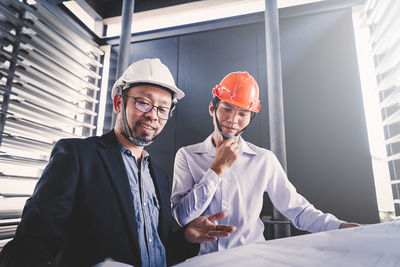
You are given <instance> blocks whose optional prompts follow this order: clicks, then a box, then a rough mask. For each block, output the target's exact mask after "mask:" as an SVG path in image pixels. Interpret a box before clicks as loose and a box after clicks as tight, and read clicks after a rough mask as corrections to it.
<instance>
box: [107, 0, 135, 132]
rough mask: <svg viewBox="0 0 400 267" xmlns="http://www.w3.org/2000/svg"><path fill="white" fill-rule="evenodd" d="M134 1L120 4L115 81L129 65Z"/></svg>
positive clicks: (113, 120) (125, 0) (113, 117)
mask: <svg viewBox="0 0 400 267" xmlns="http://www.w3.org/2000/svg"><path fill="white" fill-rule="evenodd" d="M134 6H135V1H134V0H124V1H123V3H122V22H121V37H120V42H119V51H118V62H117V73H116V76H115V80H117V79H118V78H119V77H120V76H121V75H122V73H124V71H125V70H126V68H127V67H128V65H129V48H130V43H131V28H132V15H133V12H134ZM116 118H117V116H116V114H115V113H114V112H113V114H112V121H111V128H113V127H114V125H115V120H116Z"/></svg>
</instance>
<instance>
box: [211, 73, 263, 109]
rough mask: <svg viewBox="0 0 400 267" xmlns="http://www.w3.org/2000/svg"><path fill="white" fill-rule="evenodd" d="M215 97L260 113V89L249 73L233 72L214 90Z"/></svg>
mask: <svg viewBox="0 0 400 267" xmlns="http://www.w3.org/2000/svg"><path fill="white" fill-rule="evenodd" d="M212 94H213V96H216V97H218V98H219V99H221V100H222V101H224V102H227V103H229V104H232V105H235V106H237V107H240V108H242V109H246V110H250V111H253V112H256V113H257V112H258V111H260V108H261V104H260V99H259V95H260V93H259V89H258V84H257V82H256V80H255V79H254V78H253V76H251V75H250V74H249V73H248V72H241V71H238V72H232V73H229V74H228V75H226V76H225V78H223V79H222V81H221V82H220V83H219V84H218V85H216V86H215V87H214V88H213V89H212Z"/></svg>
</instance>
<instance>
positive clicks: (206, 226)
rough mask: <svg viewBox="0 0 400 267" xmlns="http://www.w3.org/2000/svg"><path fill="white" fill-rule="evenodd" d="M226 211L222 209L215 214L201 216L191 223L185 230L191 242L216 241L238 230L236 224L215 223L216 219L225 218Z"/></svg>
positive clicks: (186, 236) (187, 238)
mask: <svg viewBox="0 0 400 267" xmlns="http://www.w3.org/2000/svg"><path fill="white" fill-rule="evenodd" d="M227 215H228V213H227V212H226V211H221V212H218V213H215V214H213V215H208V216H200V217H198V218H196V219H194V220H193V221H191V222H190V223H189V225H188V226H187V228H186V230H185V238H186V240H187V241H188V242H190V243H203V242H206V241H214V240H217V239H218V238H219V237H226V236H229V235H230V234H231V233H232V232H234V231H235V230H236V227H235V226H232V225H223V224H213V222H214V221H217V220H220V219H222V218H225V217H226V216H227Z"/></svg>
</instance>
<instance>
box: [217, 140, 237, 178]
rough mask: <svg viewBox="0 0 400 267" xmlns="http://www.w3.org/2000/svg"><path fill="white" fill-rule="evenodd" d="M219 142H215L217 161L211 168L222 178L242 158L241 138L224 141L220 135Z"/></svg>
mask: <svg viewBox="0 0 400 267" xmlns="http://www.w3.org/2000/svg"><path fill="white" fill-rule="evenodd" d="M218 138H219V140H214V141H215V146H216V150H215V159H214V162H213V163H212V164H211V166H210V168H211V169H212V170H213V171H214V172H215V173H216V174H218V176H221V175H222V174H223V173H224V172H225V171H226V170H227V169H228V168H229V167H231V166H232V165H233V163H235V162H236V160H237V159H238V158H239V156H240V151H239V137H235V138H229V139H226V140H223V138H222V136H221V134H219V137H218Z"/></svg>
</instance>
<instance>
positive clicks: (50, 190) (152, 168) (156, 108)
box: [0, 59, 235, 267]
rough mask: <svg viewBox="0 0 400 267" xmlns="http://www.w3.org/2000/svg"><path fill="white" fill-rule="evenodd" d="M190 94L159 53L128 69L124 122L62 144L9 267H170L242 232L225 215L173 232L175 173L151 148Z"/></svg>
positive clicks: (3, 257) (118, 103)
mask: <svg viewBox="0 0 400 267" xmlns="http://www.w3.org/2000/svg"><path fill="white" fill-rule="evenodd" d="M183 96H184V93H183V92H182V91H181V90H180V89H178V88H177V87H176V85H175V82H174V79H173V77H172V75H171V73H170V71H169V70H168V68H167V67H166V66H165V65H164V64H163V63H161V61H160V60H159V59H144V60H140V61H137V62H135V63H133V64H132V65H131V66H129V68H128V69H127V70H126V71H125V72H124V74H123V75H122V77H121V78H120V79H119V80H118V81H117V82H116V83H115V84H114V86H113V89H112V97H113V104H114V111H115V112H116V114H117V119H116V125H115V128H114V129H113V131H111V132H109V133H107V134H105V135H103V136H101V137H90V138H87V139H62V140H60V141H58V142H57V144H56V145H55V147H54V149H53V151H52V154H51V158H50V162H49V164H48V165H47V167H46V169H45V170H44V172H43V174H42V177H41V178H40V180H39V182H38V184H37V186H36V188H35V190H34V193H33V195H32V197H31V198H29V199H28V200H27V202H26V205H25V208H24V212H23V215H22V219H21V222H20V224H19V226H18V228H17V231H16V234H15V236H14V239H13V240H12V241H10V242H9V243H8V244H7V245H6V246H5V247H4V248H3V251H2V252H1V254H0V266H1V267H6V266H18V267H24V266H30V267H31V266H48V265H49V264H50V266H73V267H77V266H93V265H95V264H98V263H99V262H103V261H104V260H106V259H112V260H113V261H116V262H121V263H124V264H128V265H133V266H166V265H170V264H173V263H176V262H179V261H182V260H184V259H185V258H188V257H192V256H194V255H196V254H197V253H198V250H199V245H198V244H195V243H202V242H205V241H213V240H216V239H217V238H219V237H225V236H228V235H229V234H230V233H231V232H233V231H234V230H235V228H234V227H233V226H228V225H215V224H213V222H214V221H216V220H219V219H221V218H223V217H225V216H226V213H224V212H219V213H216V214H213V215H210V216H201V217H199V218H196V219H194V220H192V221H191V222H189V223H188V224H186V225H185V226H184V227H182V228H180V229H179V230H178V231H176V232H172V230H171V228H172V222H173V219H172V216H171V209H170V202H169V198H170V194H169V186H168V178H167V176H166V174H165V173H164V172H163V171H162V170H161V169H160V168H159V167H158V166H157V165H156V163H155V162H154V161H152V160H151V157H150V156H149V154H148V153H147V152H146V151H145V150H144V146H146V145H148V144H150V143H151V142H152V141H153V139H154V138H155V137H156V136H157V135H158V134H159V133H160V132H161V130H162V129H163V128H164V126H165V124H166V122H167V120H168V119H169V118H170V116H171V115H172V112H173V109H174V107H175V105H176V103H177V101H178V100H179V99H181V98H182V97H183Z"/></svg>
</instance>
